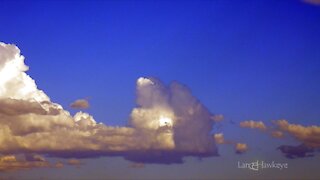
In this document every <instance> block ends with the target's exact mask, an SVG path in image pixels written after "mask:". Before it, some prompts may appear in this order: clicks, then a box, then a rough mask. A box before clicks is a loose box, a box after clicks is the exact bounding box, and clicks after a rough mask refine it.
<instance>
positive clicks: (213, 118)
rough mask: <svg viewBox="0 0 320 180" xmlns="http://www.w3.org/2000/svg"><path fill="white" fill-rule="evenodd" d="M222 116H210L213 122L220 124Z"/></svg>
mask: <svg viewBox="0 0 320 180" xmlns="http://www.w3.org/2000/svg"><path fill="white" fill-rule="evenodd" d="M223 119H224V116H223V115H222V114H215V115H214V116H212V120H213V121H214V122H221V121H223Z"/></svg>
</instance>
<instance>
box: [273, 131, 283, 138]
mask: <svg viewBox="0 0 320 180" xmlns="http://www.w3.org/2000/svg"><path fill="white" fill-rule="evenodd" d="M271 136H272V137H274V138H283V137H284V134H283V132H282V131H272V132H271Z"/></svg>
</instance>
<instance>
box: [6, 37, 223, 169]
mask: <svg viewBox="0 0 320 180" xmlns="http://www.w3.org/2000/svg"><path fill="white" fill-rule="evenodd" d="M0 52H1V53H0V54H1V55H0V105H1V106H0V153H7V154H8V153H9V154H12V153H35V154H41V155H45V156H54V157H63V158H84V157H98V156H122V157H124V158H125V159H127V160H130V161H133V162H137V163H166V164H171V163H183V158H184V157H185V156H194V157H208V156H214V155H217V148H216V146H215V143H214V139H212V135H211V130H212V126H213V124H214V121H212V117H213V115H212V114H211V113H210V112H209V111H208V109H207V108H206V107H205V106H204V105H202V104H201V102H199V101H198V100H197V99H196V98H195V97H194V96H193V95H192V93H191V92H190V90H189V89H188V88H187V87H186V86H184V85H181V84H179V83H178V82H172V83H171V84H170V85H165V84H163V83H162V82H161V81H160V80H158V79H155V78H139V79H138V80H137V92H136V93H137V107H136V108H134V109H133V110H132V112H131V114H130V119H129V122H128V124H129V125H128V126H123V127H117V126H107V125H104V124H102V123H97V122H96V121H95V120H94V118H93V117H92V116H91V115H90V114H88V113H84V112H81V111H80V112H78V113H76V114H75V115H74V116H71V114H70V113H69V112H68V111H66V110H64V109H63V107H62V106H61V105H59V104H57V103H54V102H51V101H50V98H49V97H48V96H47V95H46V94H45V93H44V92H43V91H42V90H39V89H38V88H37V86H36V84H35V81H34V80H33V79H32V78H31V77H30V76H28V75H27V74H26V71H27V70H28V67H27V66H26V65H25V64H24V57H23V56H22V55H20V50H19V49H18V48H17V47H16V46H15V45H8V44H4V43H0ZM56 166H57V167H61V166H63V164H62V165H61V164H60V163H57V165H56Z"/></svg>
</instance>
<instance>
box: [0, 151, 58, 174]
mask: <svg viewBox="0 0 320 180" xmlns="http://www.w3.org/2000/svg"><path fill="white" fill-rule="evenodd" d="M49 167H53V166H52V165H51V164H50V163H49V162H48V161H46V160H45V158H44V157H42V156H40V155H30V154H27V155H25V156H20V157H19V156H16V155H2V156H0V172H1V171H16V170H27V169H32V168H49Z"/></svg>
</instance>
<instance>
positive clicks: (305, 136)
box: [274, 120, 320, 148]
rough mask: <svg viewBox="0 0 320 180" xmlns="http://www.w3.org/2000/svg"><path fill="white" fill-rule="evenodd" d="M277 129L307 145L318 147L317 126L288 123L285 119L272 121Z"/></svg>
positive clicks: (319, 136)
mask: <svg viewBox="0 0 320 180" xmlns="http://www.w3.org/2000/svg"><path fill="white" fill-rule="evenodd" d="M274 123H275V124H276V125H277V127H278V128H279V130H281V131H283V132H286V133H288V134H289V135H291V136H293V137H294V138H296V139H297V140H298V141H300V142H301V143H303V144H305V145H306V146H309V147H314V148H319V147H320V127H319V126H315V125H313V126H303V125H299V124H290V123H289V122H288V121H286V120H277V121H274Z"/></svg>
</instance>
